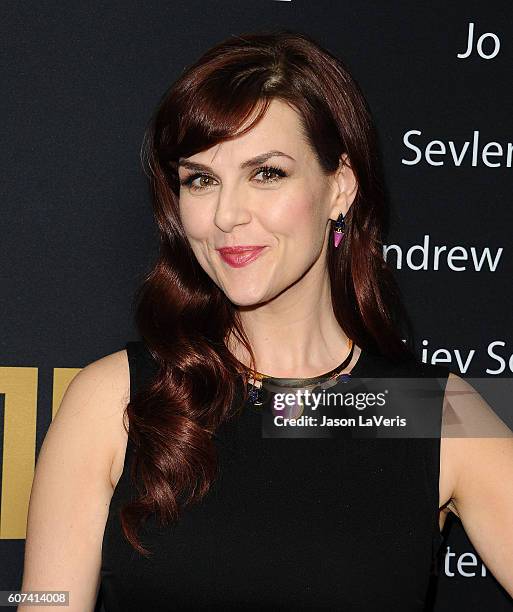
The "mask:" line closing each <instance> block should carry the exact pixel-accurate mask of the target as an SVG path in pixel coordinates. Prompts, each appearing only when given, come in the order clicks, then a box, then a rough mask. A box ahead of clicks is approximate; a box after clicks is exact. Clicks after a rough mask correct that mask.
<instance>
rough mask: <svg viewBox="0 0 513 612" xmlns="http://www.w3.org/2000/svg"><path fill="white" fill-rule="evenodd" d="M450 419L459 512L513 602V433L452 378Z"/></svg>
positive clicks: (448, 396)
mask: <svg viewBox="0 0 513 612" xmlns="http://www.w3.org/2000/svg"><path fill="white" fill-rule="evenodd" d="M444 415H445V416H444V429H443V433H444V435H445V436H447V437H445V439H444V444H445V446H446V452H447V453H450V454H451V464H452V465H454V469H455V480H454V490H453V493H452V500H451V501H452V503H453V505H454V507H455V509H456V512H455V513H456V514H457V515H458V516H459V517H460V519H461V521H462V523H463V527H464V528H465V531H466V533H467V535H468V536H469V538H470V540H471V542H472V544H473V545H474V547H475V548H476V550H477V552H478V553H479V556H480V557H481V559H482V560H483V561H484V563H485V565H486V566H487V567H488V569H489V570H490V571H491V572H492V573H493V575H494V576H495V578H497V580H498V581H499V582H500V583H501V585H502V586H503V587H504V588H505V589H506V591H507V592H508V593H509V594H510V595H511V596H512V597H513V432H512V431H511V430H510V429H509V428H508V427H507V426H506V425H505V424H504V423H503V422H502V421H501V419H500V418H499V417H498V416H496V415H495V413H494V411H493V410H492V408H491V407H490V406H489V405H488V404H487V403H486V401H485V400H484V399H483V398H482V397H481V395H480V394H479V393H478V392H477V391H476V390H475V389H474V388H473V387H472V385H470V384H469V383H468V382H467V381H465V380H464V379H462V378H460V377H459V376H457V375H455V374H452V373H451V374H450V375H449V379H448V382H447V389H446V401H445V404H444ZM495 436H496V437H495Z"/></svg>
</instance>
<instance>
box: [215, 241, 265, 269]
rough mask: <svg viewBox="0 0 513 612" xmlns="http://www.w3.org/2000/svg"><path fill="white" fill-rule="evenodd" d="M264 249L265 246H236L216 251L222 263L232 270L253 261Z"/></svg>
mask: <svg viewBox="0 0 513 612" xmlns="http://www.w3.org/2000/svg"><path fill="white" fill-rule="evenodd" d="M264 249H265V246H251V245H250V246H237V247H223V248H221V249H217V250H218V251H219V255H221V258H222V259H223V261H225V262H226V263H227V264H228V265H230V266H232V268H242V267H243V266H246V265H247V264H249V263H251V262H252V261H254V260H255V259H256V258H257V257H258V256H259V255H260V253H261V252H262V251H263V250H264Z"/></svg>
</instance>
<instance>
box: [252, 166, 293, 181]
mask: <svg viewBox="0 0 513 612" xmlns="http://www.w3.org/2000/svg"><path fill="white" fill-rule="evenodd" d="M259 174H263V175H264V179H263V180H262V179H257V182H259V183H274V182H276V181H279V180H280V179H281V178H283V177H284V176H287V173H286V172H285V171H284V170H282V169H281V168H278V167H276V166H262V167H261V168H258V170H257V173H256V174H255V176H258V175H259ZM273 174H274V175H275V176H274V178H272V175H273Z"/></svg>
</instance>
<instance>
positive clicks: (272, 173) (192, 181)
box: [180, 166, 287, 191]
mask: <svg viewBox="0 0 513 612" xmlns="http://www.w3.org/2000/svg"><path fill="white" fill-rule="evenodd" d="M259 174H261V175H262V176H263V178H260V179H255V180H256V182H257V183H275V182H276V181H279V180H280V179H281V178H283V177H285V176H287V173H286V172H285V171H284V170H282V169H281V168H278V167H276V166H261V167H260V168H257V170H256V172H255V174H254V175H253V176H254V177H257V176H258V175H259ZM214 181H215V179H214V177H213V176H210V175H209V174H200V173H196V174H191V175H190V176H188V177H186V178H184V179H182V180H181V181H180V185H182V186H184V187H188V188H189V189H191V190H192V191H203V190H205V189H208V188H209V187H212V186H213V184H214Z"/></svg>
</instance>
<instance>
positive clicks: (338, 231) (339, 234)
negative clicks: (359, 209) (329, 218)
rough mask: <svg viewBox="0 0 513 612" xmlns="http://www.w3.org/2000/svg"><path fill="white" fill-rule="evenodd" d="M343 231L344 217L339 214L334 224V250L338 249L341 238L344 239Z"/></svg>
mask: <svg viewBox="0 0 513 612" xmlns="http://www.w3.org/2000/svg"><path fill="white" fill-rule="evenodd" d="M344 230H345V223H344V215H343V214H342V213H340V215H339V216H338V219H337V221H336V223H335V229H334V230H333V242H334V243H335V248H337V247H338V245H339V244H340V242H341V240H342V238H343V237H344Z"/></svg>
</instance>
